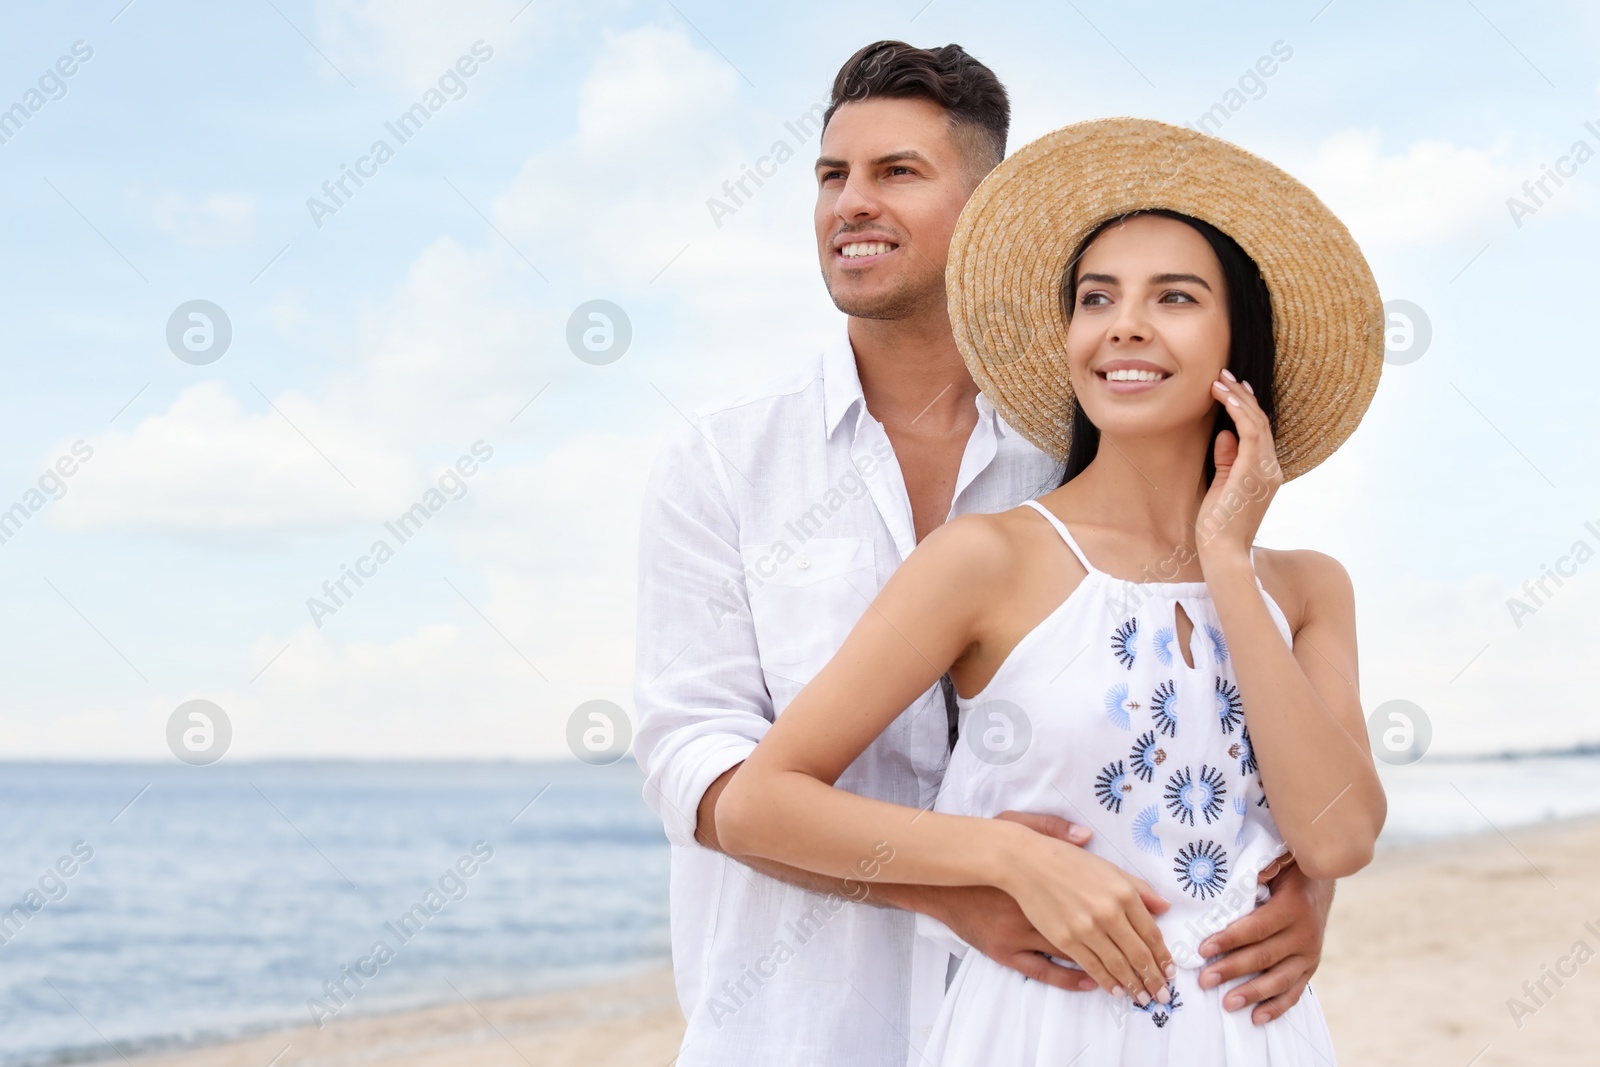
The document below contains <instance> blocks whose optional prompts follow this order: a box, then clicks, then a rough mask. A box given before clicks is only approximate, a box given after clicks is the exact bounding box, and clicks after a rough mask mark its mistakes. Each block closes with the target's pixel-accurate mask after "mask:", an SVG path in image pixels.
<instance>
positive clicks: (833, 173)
mask: <svg viewBox="0 0 1600 1067" xmlns="http://www.w3.org/2000/svg"><path fill="white" fill-rule="evenodd" d="M843 177H844V171H840V170H829V171H824V172H823V173H822V176H821V178H819V179H818V180H819V181H830V180H832V179H834V178H843Z"/></svg>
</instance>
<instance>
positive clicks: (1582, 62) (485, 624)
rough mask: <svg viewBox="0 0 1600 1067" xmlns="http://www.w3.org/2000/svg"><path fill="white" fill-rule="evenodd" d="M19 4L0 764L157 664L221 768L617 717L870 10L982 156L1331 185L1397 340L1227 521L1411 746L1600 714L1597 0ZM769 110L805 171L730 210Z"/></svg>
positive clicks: (4, 305) (792, 298)
mask: <svg viewBox="0 0 1600 1067" xmlns="http://www.w3.org/2000/svg"><path fill="white" fill-rule="evenodd" d="M9 16H10V17H9V20H8V26H7V32H6V33H5V34H4V35H3V37H0V109H3V108H10V107H12V105H13V104H20V105H21V110H20V111H16V110H15V109H14V110H13V112H12V115H13V118H12V119H11V120H10V121H9V123H7V121H6V120H5V119H4V116H3V115H0V137H3V138H4V140H3V141H0V196H3V197H4V203H5V204H6V208H7V209H6V212H5V224H4V230H3V233H4V240H5V243H6V254H5V255H3V256H0V318H3V321H4V324H5V331H4V340H3V348H0V352H3V353H4V388H3V389H0V435H3V447H0V512H5V510H6V509H10V508H13V505H18V504H20V505H21V506H22V508H21V511H16V512H14V514H15V515H18V516H21V518H18V519H15V520H14V521H13V522H12V523H11V524H10V525H9V526H0V534H3V535H4V540H3V541H0V589H3V590H4V594H3V596H4V599H3V603H4V608H5V610H4V612H3V614H0V758H10V759H34V758H39V759H96V760H99V759H168V758H171V756H170V754H169V752H168V731H169V725H170V723H171V721H172V718H173V715H174V711H175V709H177V708H178V707H179V705H181V704H184V703H185V702H188V701H191V700H206V701H210V702H212V703H213V704H214V705H216V706H217V707H220V708H221V709H223V711H224V713H225V715H226V718H227V720H228V723H229V726H230V728H231V740H230V742H229V749H228V752H227V757H226V758H229V759H236V760H250V759H263V758H278V757H355V758H389V757H395V758H399V757H421V758H435V757H438V758H445V757H448V758H505V757H513V758H545V757H564V756H567V740H566V737H567V723H568V719H569V717H570V716H571V714H572V712H573V710H574V709H575V708H577V707H578V706H579V705H581V704H584V703H585V702H587V701H593V700H605V701H611V702H614V703H615V704H617V705H619V706H621V707H622V708H623V709H624V710H625V711H627V712H629V713H631V712H632V697H631V692H632V685H631V670H632V654H633V630H634V609H633V597H634V583H635V567H636V564H635V552H636V545H637V527H638V517H639V508H640V499H641V494H642V491H643V486H644V481H645V477H646V474H647V472H648V470H649V467H650V464H651V462H652V460H653V458H654V456H655V454H656V452H657V450H658V449H659V448H660V447H661V445H662V444H663V442H665V441H666V440H668V439H670V438H671V437H673V436H674V435H677V434H680V433H683V432H685V429H686V421H687V419H688V418H689V416H690V413H692V412H693V411H694V410H695V409H696V408H698V407H699V406H700V405H702V404H704V403H706V402H708V401H710V400H712V399H713V398H715V397H717V396H719V395H723V394H726V393H727V392H729V391H730V390H731V389H733V388H736V387H739V386H741V385H742V384H744V383H753V382H757V381H759V380H761V379H763V378H765V377H767V376H769V375H772V374H775V373H778V372H780V371H782V370H783V369H784V368H785V367H787V366H790V365H792V364H793V363H794V361H796V360H800V359H806V358H809V357H810V356H811V355H812V354H814V353H815V352H816V351H817V350H818V349H819V348H820V347H821V346H823V345H824V344H826V343H827V342H828V340H829V339H830V338H831V337H833V336H836V334H837V331H838V330H840V329H841V328H842V322H843V320H842V317H841V316H840V315H839V313H838V312H837V311H836V310H835V309H834V308H833V307H832V305H831V303H830V302H829V301H828V298H827V294H826V292H825V290H824V289H823V286H822V284H821V280H820V276H819V272H818V268H817V264H816V259H815V251H814V245H813V239H812V235H811V204H812V201H813V199H814V196H815V188H814V184H813V182H814V179H813V177H812V174H811V172H810V161H811V160H812V159H813V158H814V157H815V155H816V152H817V141H816V136H815V134H814V133H807V134H806V136H805V137H804V138H802V137H800V136H798V135H797V133H796V131H797V130H801V127H799V126H797V125H796V120H797V119H799V118H800V117H801V116H804V115H806V114H807V113H808V112H810V111H811V110H812V108H813V106H814V105H816V104H818V103H825V102H826V100H827V90H828V87H829V85H830V84H831V82H832V79H833V76H834V73H835V72H836V70H837V69H838V67H839V66H840V64H841V63H842V62H843V61H844V60H845V59H846V58H847V57H848V56H849V55H850V54H851V53H852V52H854V51H855V50H856V49H857V48H859V47H860V46H862V45H864V44H866V43H869V42H871V41H874V40H877V39H880V38H897V39H903V40H907V41H910V42H912V43H914V44H919V45H924V46H936V45H942V44H945V43H948V42H956V43H959V44H961V45H963V46H964V47H965V48H967V49H968V50H969V51H970V52H972V53H973V54H974V55H976V56H977V57H978V58H980V59H981V60H983V61H984V62H985V63H987V64H988V65H989V66H991V67H992V68H993V69H994V70H995V72H996V73H997V74H998V75H999V76H1000V78H1001V79H1002V80H1003V81H1004V82H1005V84H1006V85H1007V87H1008V89H1009V91H1010V94H1011V99H1012V102H1013V123H1012V135H1011V140H1010V145H1009V147H1010V149H1011V150H1015V149H1016V148H1017V147H1019V146H1021V145H1023V144H1025V143H1027V142H1028V141H1030V140H1032V139H1034V138H1036V137H1038V136H1040V135H1042V134H1044V133H1046V132H1048V131H1049V130H1052V129H1054V128H1056V127H1059V126H1061V125H1065V124H1067V123H1070V122H1075V121H1081V120H1084V119H1089V118H1095V117H1101V116H1107V115H1137V116H1145V117H1150V118H1157V119H1162V120H1165V121H1168V122H1173V123H1179V124H1188V123H1197V122H1198V121H1199V120H1200V118H1201V116H1203V115H1206V114H1208V113H1210V114H1211V115H1212V116H1213V120H1212V124H1211V126H1210V127H1209V129H1211V131H1212V132H1215V133H1217V134H1218V135H1219V136H1222V137H1224V138H1226V139H1228V140H1231V141H1233V142H1235V143H1237V144H1239V145H1241V146H1243V147H1245V148H1247V149H1250V150H1251V151H1254V152H1256V153H1258V154H1260V155H1262V156H1265V157H1266V158H1268V159H1270V160H1272V161H1274V162H1275V163H1277V164H1278V165H1279V166H1281V167H1283V168H1284V169H1286V170H1288V171H1289V172H1290V173H1292V174H1294V175H1296V176H1297V177H1299V178H1300V179H1301V180H1303V181H1305V182H1306V183H1307V184H1308V185H1309V186H1310V187H1311V188H1312V189H1313V190H1314V191H1315V192H1316V193H1317V194H1318V195H1319V196H1320V197H1322V198H1323V199H1324V201H1325V202H1326V203H1327V204H1328V205H1329V206H1330V207H1331V208H1332V209H1333V210H1334V211H1335V212H1337V213H1338V214H1339V215H1340V217H1341V218H1342V219H1344V221H1345V222H1346V223H1347V225H1348V226H1349V228H1350V230H1351V232H1352V233H1353V234H1354V235H1355V237H1356V239H1357V240H1358V242H1359V243H1360V244H1361V247H1362V249H1363V250H1364V252H1365V254H1366V256H1367V258H1368V260H1369V262H1370V263H1371V265H1372V268H1373V270H1374V273H1375V274H1376V276H1377V279H1378V282H1379V285H1380V288H1381V290H1382V293H1383V297H1384V299H1385V301H1386V303H1387V304H1388V306H1389V307H1390V308H1391V310H1392V311H1393V316H1392V317H1391V324H1392V325H1393V330H1392V338H1391V340H1392V348H1393V352H1392V361H1391V362H1390V363H1389V364H1388V365H1386V367H1385V369H1384V373H1383V376H1382V381H1381V384H1380V386H1379V390H1378V393H1377V396H1376V397H1375V399H1374V401H1373V403H1372V406H1371V408H1370V409H1369V411H1368V413H1367V415H1366V417H1365V420H1364V421H1363V423H1362V425H1361V427H1360V429H1359V430H1358V431H1357V432H1356V434H1355V435H1354V436H1353V437H1352V438H1351V439H1350V441H1349V442H1348V443H1347V444H1345V445H1344V446H1343V447H1342V448H1341V449H1340V450H1339V451H1338V452H1337V453H1336V454H1335V455H1334V456H1333V457H1332V458H1331V459H1330V460H1328V461H1327V462H1326V463H1324V464H1323V465H1322V466H1321V467H1319V468H1318V469H1317V470H1315V471H1313V472H1312V473H1310V474H1308V475H1306V476H1305V477H1303V478H1300V479H1297V480H1296V481H1294V482H1292V483H1289V484H1288V485H1286V486H1285V487H1284V488H1283V490H1282V491H1281V492H1280V493H1279V495H1278V497H1277V498H1276V499H1275V500H1274V502H1273V504H1272V508H1271V511H1270V512H1269V514H1268V517H1267V520H1266V524H1265V525H1264V527H1263V529H1262V532H1261V535H1260V537H1259V543H1261V544H1263V545H1266V546H1269V547H1274V548H1315V549H1319V550H1321V551H1324V552H1327V553H1329V554H1331V555H1333V556H1335V557H1336V558H1338V559H1339V560H1340V561H1341V562H1342V563H1343V564H1344V565H1345V567H1346V568H1347V569H1348V570H1349V572H1350V574H1351V576H1352V579H1353V582H1354V585H1355V590H1356V599H1357V608H1358V632H1359V639H1360V667H1361V679H1360V681H1361V693H1362V703H1363V707H1364V709H1365V710H1366V711H1368V712H1375V711H1376V710H1377V709H1379V708H1380V707H1382V706H1384V705H1385V704H1387V702H1389V701H1393V700H1404V701H1409V702H1411V703H1412V704H1413V705H1415V706H1416V707H1417V708H1420V709H1421V712H1422V714H1423V715H1424V716H1425V717H1426V719H1427V721H1428V723H1429V726H1430V728H1431V735H1432V737H1431V746H1432V748H1431V751H1432V752H1434V753H1436V754H1465V753H1481V752H1496V751H1502V750H1508V749H1515V750H1523V749H1538V748H1546V747H1560V746H1567V745H1573V744H1578V743H1582V742H1597V741H1600V717H1597V715H1596V710H1597V706H1596V698H1595V695H1594V689H1593V685H1592V679H1591V675H1590V671H1591V669H1592V665H1593V663H1594V662H1595V659H1594V655H1593V651H1592V650H1593V648H1594V645H1595V641H1596V639H1597V637H1600V623H1597V622H1596V611H1595V609H1596V607H1597V606H1600V479H1597V478H1596V475H1595V473H1594V472H1595V470H1596V467H1597V465H1600V445H1597V437H1596V434H1595V433H1594V429H1593V418H1594V416H1593V411H1594V408H1595V398H1596V396H1597V395H1600V389H1597V386H1600V371H1597V369H1596V359H1595V353H1596V343H1595V338H1594V332H1593V311H1592V308H1593V307H1594V301H1593V287H1592V286H1593V278H1594V258H1593V247H1594V238H1595V236H1596V232H1597V231H1596V220H1597V215H1600V199H1597V197H1596V189H1597V187H1600V157H1596V153H1600V60H1597V58H1596V57H1600V48H1597V47H1596V46H1597V44H1600V11H1597V10H1596V9H1594V8H1593V7H1591V6H1587V5H1582V4H1578V3H1568V4H1561V3H1556V4H1512V3H1510V2H1509V0H1462V2H1460V3H1456V2H1439V3H1419V4H1411V5H1403V6H1402V5H1394V4H1385V5H1378V4H1374V3H1362V2H1358V0H1333V2H1332V3H1327V2H1325V0H1312V2H1307V3H1301V2H1294V3H1281V2H1279V3H1271V4H1268V3H1242V4H1234V5H1228V6H1227V9H1226V10H1225V11H1219V10H1218V9H1217V8H1216V6H1215V5H1189V4H1175V3H1129V4H1120V5H1116V6H1115V7H1110V6H1106V5H1093V6H1090V5H1082V4H1073V3H1068V4H1065V5H1056V4H1042V3H1037V4H1036V3H1020V2H1008V0H997V2H994V3H988V4H983V5H972V4H963V3H958V2H955V0H932V2H931V3H927V2H925V0H904V2H898V0H897V2H894V3H883V2H871V3H851V4H843V3H832V2H817V3H808V4H803V5H801V4H780V5H759V6H757V5H739V4H731V3H713V2H709V0H673V2H669V3H660V4H657V3H652V2H641V3H625V2H610V0H600V2H596V3H590V4H583V5H557V4H550V3H546V2H542V0H541V2H534V3H527V2H526V0H504V2H501V0H462V2H456V3H450V4H444V3H432V4H429V3H422V2H418V0H390V2H386V3H382V4H380V3H377V2H376V0H245V2H242V3H238V4H229V5H214V4H203V3H199V2H193V0H191V2H179V0H134V2H132V3H128V2H127V0H108V2H93V3H83V4H74V5H28V6H27V7H26V8H25V9H24V8H19V9H18V10H16V11H13V12H10V13H9ZM1263 57H1271V58H1272V59H1273V62H1270V63H1267V64H1265V65H1264V66H1265V67H1271V68H1272V74H1271V75H1270V76H1260V75H1259V74H1258V73H1256V71H1257V70H1258V64H1259V63H1261V61H1262V58H1263ZM1261 69H1264V67H1263V68H1261ZM68 71H70V72H71V73H70V74H69V73H67V72H68ZM418 104H421V105H422V107H421V108H420V109H415V110H414V105H418ZM408 114H410V115H413V116H415V115H419V114H426V115H427V119H426V122H421V121H419V120H417V119H416V118H414V117H413V118H412V119H411V120H410V124H409V125H400V123H401V121H402V116H405V115H408ZM18 115H21V116H22V117H21V118H18V117H16V116H18ZM801 132H804V131H803V130H801ZM379 141H383V142H384V144H385V148H384V149H383V150H381V151H379V150H377V149H376V144H377V142H379ZM779 141H783V142H785V144H786V145H787V147H788V148H789V149H790V150H791V151H792V152H793V153H794V155H793V158H792V159H787V160H786V161H785V162H784V163H782V164H780V165H777V167H776V174H775V175H773V176H772V177H771V178H769V179H767V180H766V181H765V182H764V184H762V185H761V186H760V188H759V189H757V190H756V192H755V195H753V196H751V197H749V198H747V199H745V200H744V201H743V202H742V203H740V204H738V205H737V207H736V209H735V210H733V211H731V212H729V211H727V210H717V209H715V207H714V205H713V204H712V203H711V202H712V201H713V200H714V199H721V200H723V203H724V205H726V203H727V201H726V200H725V199H724V196H725V194H724V193H723V186H724V183H725V182H730V181H735V180H737V179H738V178H739V177H740V176H741V175H742V174H743V173H744V172H745V168H747V167H749V166H753V165H754V164H755V163H756V162H757V161H758V160H760V159H761V157H763V156H768V155H771V154H773V152H774V151H775V145H776V143H777V142H779ZM1579 142H1583V146H1582V147H1580V146H1579V144H1578V143H1579ZM1591 157H1595V158H1591ZM768 169H770V168H768ZM1552 169H1555V170H1557V171H1558V172H1559V174H1562V175H1564V176H1562V177H1560V180H1559V182H1558V181H1557V180H1556V179H1553V178H1550V177H1548V175H1549V174H1550V173H1551V172H1552ZM352 172H354V173H355V175H356V177H355V178H352V177H350V176H349V175H350V174H351V173H352ZM357 178H359V182H358V181H357ZM1541 180H1542V181H1543V186H1542V188H1541V187H1540V185H1539V184H1537V183H1539V182H1540V181H1541ZM341 182H342V186H343V187H342V189H341V188H340V184H339V183H341ZM196 301H203V302H205V303H203V304H195V303H193V302H196ZM591 301H607V302H609V303H610V305H614V306H615V307H616V308H617V309H620V311H621V316H622V317H624V318H625V320H626V325H627V333H628V340H627V344H626V348H625V349H624V348H622V347H621V345H620V344H617V345H616V348H615V349H614V351H615V352H619V353H620V354H618V355H616V356H615V358H610V359H609V360H608V361H601V360H597V359H595V358H594V357H593V356H590V357H589V358H587V359H583V358H579V357H578V355H577V353H576V351H575V348H574V346H573V345H572V344H571V343H569V334H570V333H571V332H572V331H571V329H570V327H571V326H572V324H573V323H574V322H577V323H578V326H577V330H578V332H580V333H581V331H582V330H583V329H584V328H585V326H584V324H585V323H588V322H590V321H591V320H589V319H587V318H586V315H587V310H586V309H585V305H588V304H589V303H590V302H591ZM197 308H198V309H199V310H198V312H196V310H195V309H197ZM191 313H196V314H199V315H200V317H199V318H191V317H190V315H191ZM613 320H616V321H620V320H619V319H618V317H617V316H615V315H613ZM225 335H226V337H225ZM617 336H618V337H620V336H621V334H620V333H618V334H617ZM224 337H225V339H226V344H225V345H224V344H223V343H222V342H223V340H224ZM578 348H579V349H581V348H582V346H581V345H580V346H578ZM585 354H587V353H585ZM469 471H470V473H469ZM69 472H70V473H69ZM430 491H431V492H433V493H436V494H438V496H437V497H430V496H429V493H430ZM419 502H424V503H428V502H433V503H438V504H439V506H438V507H437V508H436V509H435V510H431V512H430V517H429V518H428V519H427V521H426V523H425V524H420V525H419V526H414V527H412V528H408V529H406V530H404V531H402V532H404V533H406V534H407V536H406V537H405V539H404V540H402V539H401V538H399V537H397V536H395V535H394V534H393V533H391V532H390V531H389V528H388V527H387V526H386V524H387V523H394V522H396V520H397V519H398V518H399V517H400V516H402V515H404V514H405V513H407V512H408V510H409V509H411V508H412V507H413V505H415V504H417V503H419ZM380 539H381V540H385V541H388V542H389V543H390V545H391V547H393V548H394V551H393V554H392V557H387V558H384V559H383V560H382V561H381V562H372V561H370V560H369V561H368V562H365V563H362V562H361V561H362V560H363V558H364V557H367V556H368V555H369V551H370V549H371V546H373V544H374V543H375V542H376V541H378V540H380ZM1580 543H1581V547H1580ZM358 565H359V566H361V567H363V568H364V569H365V570H366V571H367V572H368V573H369V576H368V577H367V578H365V579H364V580H363V582H362V584H361V585H360V586H359V587H357V586H355V585H353V584H352V583H351V582H350V581H349V580H348V579H347V580H346V590H347V591H348V592H349V594H350V595H348V596H344V595H341V596H340V598H339V602H338V603H337V604H335V603H334V602H333V601H332V599H331V598H329V597H328V595H327V594H326V593H325V591H324V583H334V582H337V581H338V580H339V579H340V578H341V577H342V576H343V575H344V574H345V573H346V568H351V567H357V566H358ZM1558 571H1564V572H1565V574H1564V575H1563V574H1560V573H1557V572H1558ZM1547 574H1555V575H1556V577H1558V578H1559V579H1560V580H1559V583H1558V582H1557V581H1556V580H1555V579H1554V578H1549V577H1545V576H1546V575H1547ZM1541 578H1543V579H1544V585H1543V588H1542V589H1540V588H1539V587H1538V586H1537V584H1536V583H1538V582H1539V581H1540V579H1541ZM1530 583H1533V584H1530ZM313 598H315V599H318V600H320V601H321V602H322V604H323V609H321V610H318V609H317V608H316V607H315V606H314V605H312V606H308V601H310V600H312V599H313ZM1513 598H1515V599H1513ZM1518 602H1520V604H1521V605H1522V606H1521V608H1520V609H1518V608H1517V607H1516V604H1517V603H1518Z"/></svg>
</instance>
